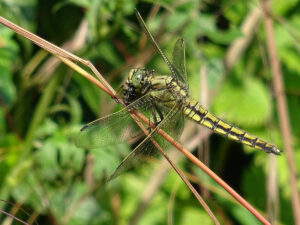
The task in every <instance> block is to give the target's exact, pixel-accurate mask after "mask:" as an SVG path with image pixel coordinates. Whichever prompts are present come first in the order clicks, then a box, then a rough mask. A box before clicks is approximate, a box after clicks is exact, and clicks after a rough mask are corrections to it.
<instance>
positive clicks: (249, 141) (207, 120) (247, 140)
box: [183, 99, 280, 155]
mask: <svg viewBox="0 0 300 225" xmlns="http://www.w3.org/2000/svg"><path fill="white" fill-rule="evenodd" d="M184 105H185V106H184V107H183V113H184V115H185V116H186V117H188V118H189V119H191V120H193V121H195V122H196V123H198V124H201V125H203V126H205V127H207V128H209V129H211V130H213V131H214V132H216V133H218V134H222V135H224V136H226V137H228V138H230V139H232V140H235V141H238V142H241V143H243V144H246V145H248V146H250V147H252V148H256V149H258V150H262V151H265V152H267V153H274V154H276V155H279V154H280V150H279V149H278V148H276V147H275V146H274V145H272V144H269V143H267V142H266V141H264V140H262V139H260V138H257V137H255V136H254V135H252V134H249V133H247V132H246V131H243V130H242V129H240V128H238V127H235V126H233V125H231V124H229V123H227V122H225V121H223V120H221V119H220V118H218V117H216V116H214V115H212V114H211V113H210V112H208V110H206V109H205V108H204V107H203V106H201V105H200V104H199V103H198V102H197V101H195V100H190V99H186V102H185V104H184Z"/></svg>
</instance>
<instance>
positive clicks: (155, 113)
mask: <svg viewBox="0 0 300 225" xmlns="http://www.w3.org/2000/svg"><path fill="white" fill-rule="evenodd" d="M157 116H158V117H157ZM152 118H153V123H154V125H155V126H157V125H158V124H159V123H160V122H161V121H162V120H163V119H164V115H163V114H162V112H161V111H160V109H159V108H158V107H157V106H156V105H155V104H152Z"/></svg>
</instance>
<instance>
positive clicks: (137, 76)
mask: <svg viewBox="0 0 300 225" xmlns="http://www.w3.org/2000/svg"><path fill="white" fill-rule="evenodd" d="M142 80H143V76H142V74H141V73H140V72H137V73H136V74H135V75H134V76H133V77H132V83H133V86H135V87H139V86H140V85H141V83H142Z"/></svg>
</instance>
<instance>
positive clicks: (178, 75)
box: [75, 10, 281, 180]
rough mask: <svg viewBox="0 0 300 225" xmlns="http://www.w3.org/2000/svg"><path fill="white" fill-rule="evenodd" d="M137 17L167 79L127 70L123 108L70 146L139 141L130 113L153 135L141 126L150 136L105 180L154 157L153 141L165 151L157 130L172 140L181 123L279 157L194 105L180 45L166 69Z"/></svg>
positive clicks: (149, 72)
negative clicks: (142, 118)
mask: <svg viewBox="0 0 300 225" xmlns="http://www.w3.org/2000/svg"><path fill="white" fill-rule="evenodd" d="M136 16H137V19H138V21H139V24H140V26H141V27H142V29H143V31H144V32H145V34H146V35H147V37H148V39H149V41H150V42H151V44H152V45H153V47H154V48H155V49H156V51H157V52H158V54H159V55H160V56H161V57H162V59H163V60H164V62H165V63H166V64H167V66H168V68H169V70H170V75H159V74H156V73H155V71H154V70H147V69H146V68H145V67H141V68H136V69H131V70H130V72H129V75H128V78H127V80H126V81H125V83H124V85H123V86H121V98H122V100H123V102H124V103H125V105H126V107H124V108H123V109H122V110H120V111H118V112H116V113H113V114H110V115H107V116H105V117H102V118H100V119H97V120H95V121H93V122H91V123H88V124H87V125H85V126H84V127H83V128H82V129H81V130H80V132H79V134H78V135H77V137H76V139H75V144H76V145H77V146H78V147H81V148H85V149H92V148H99V147H104V146H108V145H113V144H116V143H121V142H125V141H127V140H129V139H131V138H134V137H138V135H137V133H136V131H137V130H138V129H139V128H138V126H137V124H136V123H134V122H133V121H132V120H133V119H132V117H131V115H130V111H131V110H133V109H134V110H137V111H139V112H141V113H143V114H144V115H146V116H147V117H148V118H149V123H150V122H151V123H153V124H154V126H155V128H154V129H153V128H152V129H151V128H150V127H149V124H148V125H147V124H144V125H145V126H146V127H147V126H148V128H149V129H150V130H149V129H148V130H149V133H148V134H147V135H143V136H141V137H140V138H138V139H139V141H138V142H137V144H136V145H135V146H134V149H133V150H132V151H131V153H130V154H129V155H128V156H127V157H126V158H125V159H124V160H123V161H122V162H121V164H120V165H119V166H118V167H117V168H116V169H115V170H114V172H113V173H112V175H111V176H110V177H109V178H108V180H111V179H113V178H115V177H117V176H119V175H120V174H121V173H123V172H124V171H126V170H128V169H129V168H131V167H132V166H134V165H135V164H137V163H139V160H140V159H141V158H147V157H148V156H152V155H153V154H155V153H156V152H157V150H156V147H155V145H154V144H153V143H152V140H155V141H157V142H158V143H159V144H160V146H162V147H165V146H167V143H166V141H164V140H163V138H162V137H160V135H159V134H158V133H157V129H162V130H164V131H165V132H167V133H168V134H169V135H170V136H172V137H173V138H175V139H176V138H178V137H179V136H180V134H181V132H182V127H183V120H184V118H187V119H190V120H192V121H194V122H195V123H197V124H200V125H202V126H204V127H207V128H209V129H211V130H212V131H213V132H215V133H217V134H221V135H223V136H225V137H227V138H229V139H232V140H234V141H237V142H240V143H242V144H245V145H248V146H250V147H252V148H254V149H258V150H261V151H264V152H266V153H272V154H275V155H279V154H280V152H281V151H280V150H279V149H278V148H277V147H276V146H274V145H272V144H270V143H268V142H266V141H264V140H262V139H260V138H258V137H256V136H254V135H252V134H250V133H248V132H246V131H244V130H242V129H240V128H238V127H236V126H234V125H231V124H230V123H228V122H226V121H225V120H223V119H221V118H219V117H217V116H215V115H213V114H212V113H210V112H209V111H208V110H207V109H206V108H204V107H203V106H202V105H201V104H200V103H199V102H198V101H196V100H195V99H193V98H192V97H191V96H190V94H189V91H188V84H187V73H186V65H185V44H184V40H183V39H178V40H177V41H176V43H175V45H174V48H173V54H172V63H171V62H170V60H169V59H168V58H167V56H166V55H165V54H164V53H163V51H162V50H161V49H160V47H159V46H158V44H157V43H156V41H155V39H154V37H153V36H152V34H151V33H150V31H149V29H148V27H147V26H146V23H145V22H144V20H143V18H142V17H141V15H140V13H139V12H138V11H137V10H136Z"/></svg>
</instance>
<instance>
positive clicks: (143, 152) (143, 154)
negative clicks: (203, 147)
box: [108, 105, 183, 181]
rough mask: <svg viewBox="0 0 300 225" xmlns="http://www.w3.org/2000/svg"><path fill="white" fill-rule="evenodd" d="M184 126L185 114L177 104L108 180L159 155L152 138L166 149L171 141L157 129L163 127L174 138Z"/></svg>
mask: <svg viewBox="0 0 300 225" xmlns="http://www.w3.org/2000/svg"><path fill="white" fill-rule="evenodd" d="M182 127H183V115H182V113H181V112H180V109H179V107H178V106H177V105H174V106H173V108H172V109H171V110H169V112H168V113H167V114H166V115H165V117H164V119H163V120H162V121H161V122H160V123H159V124H158V125H157V127H156V128H155V129H153V130H152V131H151V132H150V134H149V135H147V137H146V138H145V139H144V140H143V141H142V142H141V143H140V144H139V145H138V146H137V147H136V148H135V149H134V150H133V151H132V152H131V153H130V154H129V155H128V156H127V157H126V158H125V159H124V160H123V161H122V162H121V163H120V165H119V166H118V167H117V168H116V169H115V171H114V172H113V173H112V175H111V176H110V177H109V178H108V181H110V180H112V179H114V178H116V177H117V176H119V175H120V174H122V173H123V172H125V171H126V170H128V169H130V168H132V167H133V166H135V165H136V164H138V163H140V162H141V161H142V160H145V159H148V158H149V157H153V156H154V155H157V153H158V150H157V149H156V147H155V145H154V144H153V142H152V140H154V141H155V142H157V143H158V144H159V145H160V147H162V148H163V149H165V148H166V147H167V146H168V145H169V143H168V142H167V141H166V140H164V139H163V138H162V137H161V136H160V135H159V134H158V133H157V132H156V131H157V129H162V130H164V131H165V132H167V133H168V134H169V135H170V134H171V136H172V137H173V138H177V137H179V135H180V134H181V132H182Z"/></svg>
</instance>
